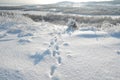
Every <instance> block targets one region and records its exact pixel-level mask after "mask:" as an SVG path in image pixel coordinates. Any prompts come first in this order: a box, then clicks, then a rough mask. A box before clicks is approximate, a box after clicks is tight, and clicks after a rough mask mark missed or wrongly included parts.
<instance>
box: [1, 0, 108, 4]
mask: <svg viewBox="0 0 120 80" xmlns="http://www.w3.org/2000/svg"><path fill="white" fill-rule="evenodd" d="M62 1H73V2H88V1H110V0H0V3H24V4H51V3H56V2H62Z"/></svg>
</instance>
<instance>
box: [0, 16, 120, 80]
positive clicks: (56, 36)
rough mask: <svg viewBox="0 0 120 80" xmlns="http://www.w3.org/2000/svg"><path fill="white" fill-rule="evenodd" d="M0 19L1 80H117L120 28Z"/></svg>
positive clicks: (119, 74)
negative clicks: (71, 27)
mask: <svg viewBox="0 0 120 80" xmlns="http://www.w3.org/2000/svg"><path fill="white" fill-rule="evenodd" d="M66 28H67V26H61V25H54V24H50V23H47V22H33V21H32V20H31V19H29V18H27V17H23V16H22V15H16V16H15V17H14V16H0V80H120V64H119V63H120V26H119V25H118V26H113V27H111V28H109V29H101V30H99V29H97V28H94V27H83V28H79V29H78V30H76V31H75V32H73V33H70V34H68V33H66V32H65V30H66Z"/></svg>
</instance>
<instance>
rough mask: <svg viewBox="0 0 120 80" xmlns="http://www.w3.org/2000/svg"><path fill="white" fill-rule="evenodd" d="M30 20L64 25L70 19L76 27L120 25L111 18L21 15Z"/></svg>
mask: <svg viewBox="0 0 120 80" xmlns="http://www.w3.org/2000/svg"><path fill="white" fill-rule="evenodd" d="M23 15H24V16H27V17H29V18H31V19H32V20H33V21H35V22H39V21H45V22H50V23H54V24H60V25H66V23H67V22H68V19H70V18H72V19H75V20H76V22H77V24H78V25H81V24H89V25H93V24H95V25H96V27H101V25H102V24H103V23H109V24H111V25H117V24H119V23H120V17H118V18H112V17H110V16H109V17H102V16H101V17H100V16H89V17H88V16H71V15H55V14H47V15H46V16H42V15H30V14H23Z"/></svg>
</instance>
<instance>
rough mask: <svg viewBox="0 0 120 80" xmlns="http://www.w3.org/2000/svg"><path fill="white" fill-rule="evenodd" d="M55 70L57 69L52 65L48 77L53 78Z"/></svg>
mask: <svg viewBox="0 0 120 80" xmlns="http://www.w3.org/2000/svg"><path fill="white" fill-rule="evenodd" d="M56 69H57V67H56V66H55V65H52V66H51V68H50V75H51V76H53V74H54V73H55V70H56Z"/></svg>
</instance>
